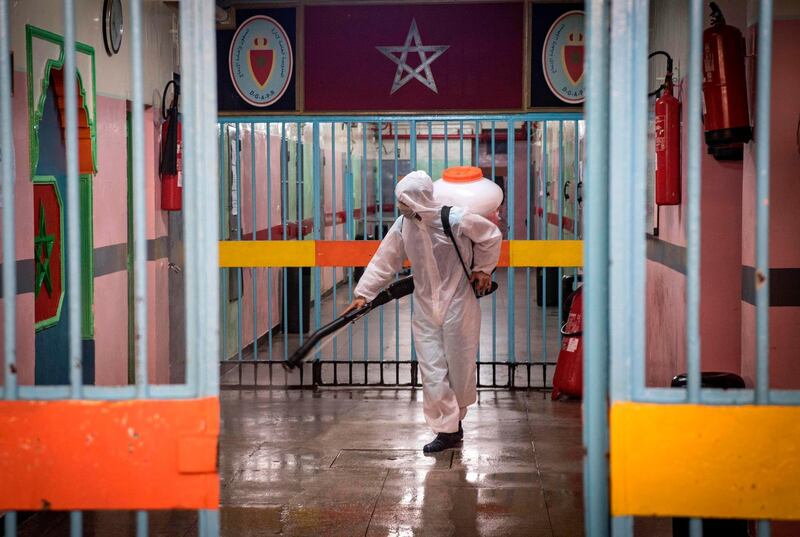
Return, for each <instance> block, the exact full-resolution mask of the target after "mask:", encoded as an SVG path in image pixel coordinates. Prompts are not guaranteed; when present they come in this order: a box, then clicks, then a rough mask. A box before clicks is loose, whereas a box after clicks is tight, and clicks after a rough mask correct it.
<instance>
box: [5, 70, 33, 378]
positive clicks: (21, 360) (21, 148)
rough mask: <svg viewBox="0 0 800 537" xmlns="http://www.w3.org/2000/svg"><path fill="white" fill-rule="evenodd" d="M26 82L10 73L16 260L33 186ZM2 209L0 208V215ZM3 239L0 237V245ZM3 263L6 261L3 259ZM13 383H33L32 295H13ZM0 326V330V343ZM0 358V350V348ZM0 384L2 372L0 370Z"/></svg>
mask: <svg viewBox="0 0 800 537" xmlns="http://www.w3.org/2000/svg"><path fill="white" fill-rule="evenodd" d="M27 87H28V84H27V78H26V75H25V73H20V72H15V73H14V89H15V91H14V95H13V96H12V98H11V101H12V102H11V106H12V114H13V117H14V126H15V128H14V157H15V159H16V171H17V176H16V180H15V181H14V196H15V202H16V203H15V221H16V222H15V223H16V226H15V239H16V245H15V250H16V259H17V260H23V259H31V258H32V257H33V218H30V215H31V207H33V183H31V179H30V164H29V158H30V156H29V155H30V147H29V146H28V101H27ZM2 211H3V209H2V208H0V214H1V213H2ZM4 237H5V234H4V233H0V245H2V240H3V238H4ZM3 262H4V263H5V262H6V260H5V259H3ZM2 304H3V299H0V319H3V311H2ZM16 311H17V330H16V333H17V371H18V373H17V375H18V376H17V382H19V384H33V379H34V361H33V356H34V331H33V324H34V320H33V319H34V316H33V293H26V294H24V295H17V308H16ZM2 331H3V326H0V336H2V337H0V341H3V337H4V335H3V332H2ZM0 357H4V350H3V349H2V348H0ZM0 370H2V371H0V380H2V379H3V375H4V371H5V368H1V367H0Z"/></svg>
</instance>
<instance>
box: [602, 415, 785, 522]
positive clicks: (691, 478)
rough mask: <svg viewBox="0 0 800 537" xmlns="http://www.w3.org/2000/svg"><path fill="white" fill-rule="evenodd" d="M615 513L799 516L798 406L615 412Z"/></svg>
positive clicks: (613, 462)
mask: <svg viewBox="0 0 800 537" xmlns="http://www.w3.org/2000/svg"><path fill="white" fill-rule="evenodd" d="M610 427H611V469H610V470H611V511H612V513H613V514H614V515H615V516H689V517H710V518H748V519H779V520H789V519H800V407H799V406H754V405H747V406H711V405H659V404H652V403H634V402H623V403H615V404H613V405H612V407H611V416H610Z"/></svg>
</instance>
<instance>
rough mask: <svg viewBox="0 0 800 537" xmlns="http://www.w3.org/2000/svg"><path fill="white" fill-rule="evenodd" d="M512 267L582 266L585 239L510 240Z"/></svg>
mask: <svg viewBox="0 0 800 537" xmlns="http://www.w3.org/2000/svg"><path fill="white" fill-rule="evenodd" d="M509 254H510V260H509V261H510V262H509V266H511V267H581V266H583V241H568V240H560V241H558V240H554V241H509Z"/></svg>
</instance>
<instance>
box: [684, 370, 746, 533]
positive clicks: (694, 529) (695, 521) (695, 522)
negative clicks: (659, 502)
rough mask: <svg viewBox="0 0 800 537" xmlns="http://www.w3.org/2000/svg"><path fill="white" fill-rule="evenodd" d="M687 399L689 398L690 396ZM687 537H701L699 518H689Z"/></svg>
mask: <svg viewBox="0 0 800 537" xmlns="http://www.w3.org/2000/svg"><path fill="white" fill-rule="evenodd" d="M687 380H688V379H687ZM689 397H690V398H691V395H690V396H689ZM759 535H761V534H760V533H759ZM689 537H703V520H702V519H700V518H690V519H689Z"/></svg>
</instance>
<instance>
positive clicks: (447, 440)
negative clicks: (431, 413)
mask: <svg viewBox="0 0 800 537" xmlns="http://www.w3.org/2000/svg"><path fill="white" fill-rule="evenodd" d="M460 444H461V436H460V435H459V434H458V433H457V432H456V433H439V434H437V435H436V438H434V439H433V442H431V443H430V444H425V447H423V448H422V452H423V453H438V452H440V451H444V450H446V449H452V448H455V447H458V446H459V445H460Z"/></svg>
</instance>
